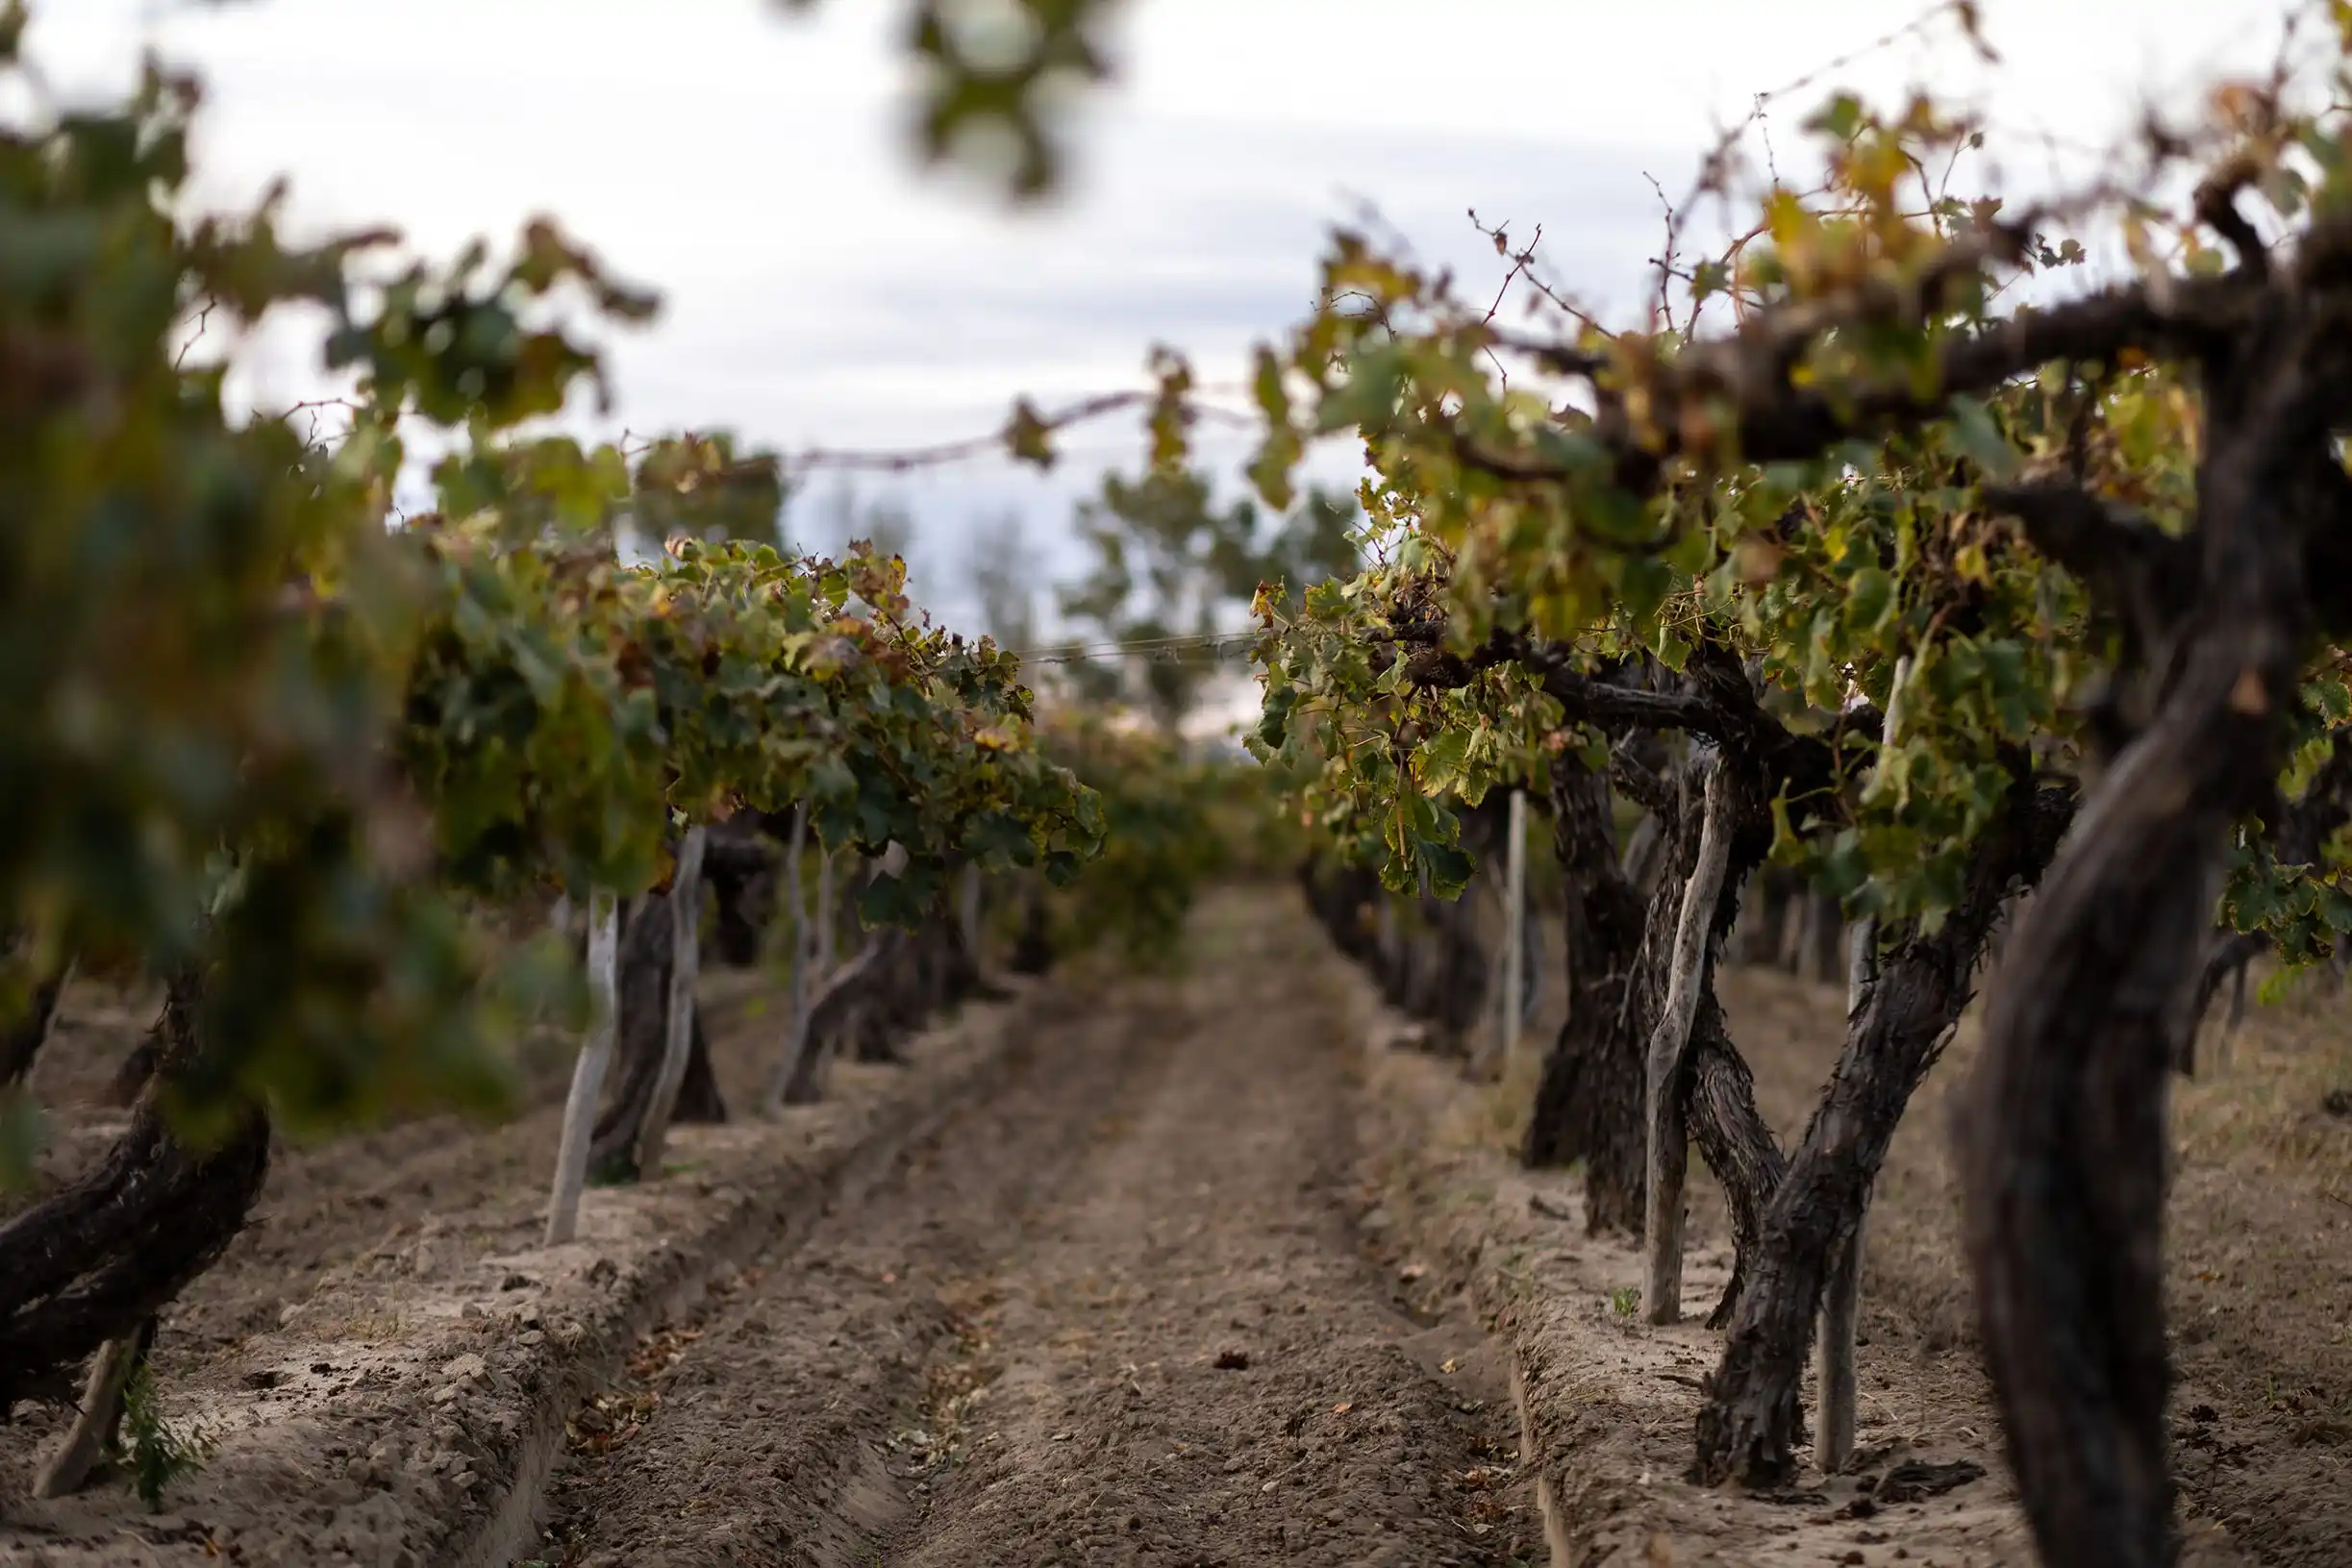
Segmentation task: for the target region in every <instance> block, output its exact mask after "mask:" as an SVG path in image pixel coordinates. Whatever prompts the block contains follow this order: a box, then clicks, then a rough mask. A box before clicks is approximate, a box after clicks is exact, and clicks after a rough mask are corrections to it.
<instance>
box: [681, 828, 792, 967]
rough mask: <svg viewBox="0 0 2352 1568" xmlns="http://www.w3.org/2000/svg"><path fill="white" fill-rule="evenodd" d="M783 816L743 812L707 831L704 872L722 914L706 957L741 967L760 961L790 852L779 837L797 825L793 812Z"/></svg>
mask: <svg viewBox="0 0 2352 1568" xmlns="http://www.w3.org/2000/svg"><path fill="white" fill-rule="evenodd" d="M780 815H781V816H782V817H783V821H782V823H781V824H779V823H778V821H777V820H776V819H775V818H774V817H770V816H765V815H762V814H760V813H756V812H743V813H741V814H739V815H737V816H735V817H733V818H730V819H729V820H728V821H725V822H720V823H713V825H712V826H711V827H710V828H709V829H708V830H707V833H708V838H707V840H706V841H705V844H704V847H703V864H702V876H703V881H704V882H705V883H706V884H708V885H709V887H710V889H711V894H712V902H713V904H714V905H715V906H716V908H717V918H716V919H715V920H714V921H713V923H712V926H711V932H710V936H709V939H708V941H707V942H706V944H705V946H706V949H707V951H706V952H705V955H704V957H705V958H716V959H717V960H718V961H719V962H720V963H723V964H726V965H728V966H729V967H730V968H735V969H747V968H749V967H751V966H752V965H753V964H756V963H758V962H759V961H760V958H761V957H762V954H763V950H764V949H765V947H766V945H767V931H768V927H769V926H770V925H772V924H773V923H774V921H775V918H776V909H777V906H778V905H779V904H780V903H781V902H782V896H781V895H782V892H783V882H784V878H783V870H784V867H783V859H784V851H783V849H782V848H781V846H780V845H779V843H778V838H779V836H780V835H782V834H789V833H790V831H791V828H790V813H788V812H785V813H780Z"/></svg>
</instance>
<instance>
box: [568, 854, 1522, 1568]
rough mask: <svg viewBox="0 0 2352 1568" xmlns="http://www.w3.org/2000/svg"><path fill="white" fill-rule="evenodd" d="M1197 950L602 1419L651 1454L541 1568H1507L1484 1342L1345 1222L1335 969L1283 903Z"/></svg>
mask: <svg viewBox="0 0 2352 1568" xmlns="http://www.w3.org/2000/svg"><path fill="white" fill-rule="evenodd" d="M1198 926H1199V929H1198V932H1197V938H1196V942H1195V948H1194V953H1193V972H1192V977H1191V978H1190V979H1189V980H1187V981H1183V982H1152V981H1136V980H1130V981H1125V982H1121V983H1117V984H1115V985H1113V986H1111V987H1109V988H1108V989H1107V990H1105V991H1103V992H1102V993H1100V994H1098V995H1097V996H1095V997H1093V998H1090V999H1089V998H1084V997H1072V998H1071V999H1070V1000H1069V1003H1068V1006H1069V1007H1070V1008H1071V1009H1072V1011H1071V1013H1070V1014H1069V1015H1067V1016H1065V1017H1064V1018H1063V1019H1060V1020H1056V1021H1051V1022H1045V1023H1043V1024H1041V1027H1040V1028H1039V1030H1038V1033H1037V1035H1036V1036H1035V1037H1034V1038H1033V1039H1032V1040H1031V1041H1030V1042H1028V1045H1027V1048H1026V1049H1027V1059H1026V1060H1025V1061H1024V1062H1022V1063H1020V1065H1019V1067H1018V1069H1017V1071H1016V1072H1015V1074H1014V1076H1013V1081H1012V1083H1010V1085H1009V1087H1008V1088H1007V1089H1006V1090H1005V1091H1004V1092H1002V1093H1001V1094H999V1095H997V1096H995V1097H994V1098H992V1099H991V1100H990V1101H989V1102H988V1104H986V1105H983V1106H976V1107H974V1108H972V1109H971V1110H970V1111H969V1112H967V1113H966V1115H965V1116H963V1118H961V1119H959V1121H957V1122H956V1123H954V1124H952V1125H951V1126H949V1127H948V1128H946V1129H945V1130H943V1131H942V1132H941V1133H940V1135H939V1136H938V1139H936V1140H935V1142H934V1143H933V1144H932V1145H931V1146H929V1148H927V1149H926V1150H924V1151H921V1152H919V1153H918V1154H917V1155H916V1156H915V1157H913V1159H912V1160H911V1162H910V1165H909V1166H908V1168H906V1169H905V1170H903V1171H902V1173H901V1175H900V1177H899V1179H898V1180H896V1181H894V1182H892V1183H890V1184H889V1185H888V1186H887V1187H885V1188H884V1189H882V1190H880V1191H877V1192H875V1193H872V1194H870V1195H869V1196H868V1197H867V1198H866V1199H865V1201H863V1202H861V1203H854V1204H851V1205H848V1206H846V1207H844V1208H842V1209H841V1210H839V1211H838V1212H837V1213H835V1214H834V1215H832V1216H829V1217H828V1219H827V1220H825V1221H824V1222H822V1223H821V1224H820V1225H819V1226H818V1227H816V1228H815V1229H814V1230H813V1232H812V1233H811V1234H810V1236H809V1237H808V1238H807V1239H806V1240H805V1241H804V1242H802V1243H801V1244H800V1245H799V1246H798V1247H797V1248H795V1249H794V1250H792V1251H791V1252H790V1253H789V1254H788V1255H779V1256H775V1257H770V1258H767V1259H764V1260H763V1266H762V1267H761V1268H760V1269H759V1270H758V1271H756V1273H757V1278H755V1279H747V1280H746V1281H743V1282H738V1287H737V1288H736V1289H734V1290H733V1291H732V1292H730V1293H729V1294H728V1295H727V1296H726V1297H725V1299H724V1300H723V1301H721V1302H720V1303H719V1304H718V1305H717V1306H716V1307H713V1308H712V1309H711V1310H709V1311H708V1312H706V1313H705V1315H704V1316H703V1318H702V1320H701V1321H699V1322H698V1323H695V1324H692V1325H688V1326H686V1327H685V1328H683V1329H680V1330H677V1331H673V1332H670V1333H669V1334H667V1335H657V1336H656V1337H655V1339H654V1340H653V1341H652V1342H651V1343H649V1344H648V1345H647V1346H645V1347H644V1348H643V1350H642V1352H641V1355H640V1357H639V1360H638V1365H637V1368H636V1370H637V1371H638V1374H639V1377H640V1379H641V1381H639V1382H638V1383H636V1384H634V1385H633V1386H630V1387H625V1388H622V1389H618V1390H615V1391H614V1392H613V1395H611V1396H608V1398H607V1400H606V1401H605V1402H604V1403H605V1404H606V1405H607V1406H611V1408H610V1409H609V1410H607V1411H603V1412H598V1413H597V1414H595V1415H593V1416H591V1417H589V1425H591V1426H595V1425H610V1424H611V1422H612V1419H613V1417H618V1419H619V1420H620V1421H623V1422H626V1421H630V1420H636V1421H639V1422H641V1423H642V1426H641V1430H640V1431H637V1432H636V1433H635V1434H634V1435H632V1436H630V1437H629V1438H628V1440H626V1441H624V1442H621V1443H619V1444H617V1445H615V1446H613V1447H612V1448H611V1450H610V1452H608V1453H605V1454H603V1455H601V1456H583V1457H581V1458H578V1459H575V1460H574V1461H573V1462H572V1463H571V1464H569V1465H567V1466H566V1468H565V1470H564V1471H563V1473H562V1474H561V1476H560V1477H559V1480H558V1482H557V1484H556V1487H555V1488H554V1492H553V1496H552V1506H553V1508H554V1512H555V1516H556V1518H555V1524H554V1526H553V1528H552V1530H551V1531H550V1541H549V1544H548V1547H547V1549H546V1551H545V1553H544V1555H543V1558H542V1560H545V1561H549V1562H563V1563H573V1564H593V1565H596V1568H617V1565H619V1564H623V1563H627V1564H632V1565H645V1568H667V1565H689V1564H697V1565H698V1564H721V1563H724V1564H815V1565H825V1568H830V1565H849V1564H858V1565H864V1564H870V1563H876V1562H892V1563H905V1564H910V1565H925V1568H928V1565H934V1564H937V1565H941V1568H944V1565H948V1564H954V1565H957V1568H964V1565H979V1564H1004V1565H1008V1568H1011V1565H1019V1568H1033V1565H1039V1564H1050V1563H1088V1564H1095V1563H1127V1562H1136V1563H1152V1564H1184V1563H1200V1564H1213V1563H1214V1564H1228V1565H1236V1568H1239V1565H1242V1564H1258V1563H1265V1564H1273V1563H1283V1564H1291V1563H1302V1564H1317V1563H1323V1564H1338V1563H1369V1564H1398V1565H1401V1564H1414V1565H1416V1568H1418V1565H1451V1564H1461V1565H1470V1564H1480V1565H1483V1564H1489V1563H1491V1564H1498V1565H1499V1564H1504V1563H1508V1562H1510V1561H1511V1560H1512V1557H1513V1556H1514V1552H1515V1549H1516V1548H1517V1544H1518V1537H1519V1536H1521V1535H1522V1534H1523V1535H1525V1536H1527V1537H1529V1538H1532V1537H1533V1536H1534V1535H1535V1533H1536V1530H1535V1528H1534V1525H1533V1522H1532V1520H1531V1519H1528V1518H1527V1517H1526V1516H1524V1515H1523V1514H1521V1513H1519V1512H1518V1511H1516V1508H1517V1504H1518V1498H1517V1495H1516V1493H1515V1492H1514V1490H1513V1483H1512V1481H1511V1473H1510V1465H1511V1460H1512V1458H1513V1457H1514V1456H1515V1427H1514V1424H1513V1422H1512V1419H1511V1416H1510V1412H1509V1409H1508V1406H1507V1403H1505V1402H1501V1401H1498V1400H1496V1399H1495V1398H1494V1397H1493V1396H1494V1394H1495V1393H1496V1392H1497V1390H1496V1389H1495V1388H1494V1387H1493V1386H1492V1385H1491V1384H1490V1383H1489V1384H1480V1383H1478V1382H1477V1381H1475V1378H1476V1373H1477V1369H1478V1368H1480V1367H1483V1366H1487V1365H1489V1364H1490V1363H1489V1361H1488V1360H1487V1358H1486V1350H1485V1347H1484V1345H1483V1341H1482V1339H1481V1336H1480V1335H1478V1333H1477V1332H1476V1331H1475V1330H1474V1329H1470V1328H1467V1327H1465V1326H1463V1325H1460V1324H1440V1325H1438V1326H1436V1327H1434V1328H1432V1327H1427V1326H1424V1325H1422V1324H1419V1323H1416V1322H1414V1320H1413V1319H1411V1318H1409V1317H1407V1316H1405V1315H1404V1313H1403V1312H1402V1311H1400V1310H1399V1309H1398V1307H1396V1306H1395V1305H1394V1304H1393V1303H1392V1301H1391V1298H1390V1292H1389V1286H1388V1282H1387V1280H1386V1279H1385V1278H1384V1276H1383V1275H1382V1274H1381V1273H1380V1272H1379V1271H1378V1270H1376V1269H1375V1267H1374V1266H1373V1265H1372V1264H1371V1263H1370V1262H1369V1261H1368V1260H1367V1258H1366V1257H1365V1256H1364V1245H1363V1242H1362V1240H1361V1238H1360V1236H1359V1233H1358V1231H1357V1227H1356V1225H1355V1223H1354V1214H1353V1205H1354V1201H1355V1194H1356V1191H1357V1174H1358V1173H1357V1170H1356V1145H1355V1120H1354V1118H1355V1114H1356V1102H1355V1099H1354V1094H1355V1089H1354V1085H1353V1083H1351V1082H1350V1078H1349V1074H1350V1071H1351V1067H1352V1062H1353V1060H1354V1057H1353V1053H1352V1050H1351V1042H1348V1041H1346V1040H1344V1039H1342V1038H1341V1037H1340V1034H1339V1020H1340V1018H1341V1016H1342V1014H1341V1013H1340V1012H1339V1008H1338V1007H1337V1005H1336V1002H1335V998H1334V995H1333V993H1332V991H1331V989H1330V986H1329V981H1330V980H1331V979H1332V978H1334V977H1333V976H1332V975H1331V972H1330V970H1329V969H1328V967H1327V965H1329V964H1331V963H1335V962H1336V961H1337V960H1336V959H1334V958H1331V957H1330V955H1329V954H1328V953H1327V952H1326V951H1325V950H1324V949H1323V947H1322V945H1321V944H1320V942H1319V940H1318V939H1317V938H1316V937H1315V935H1314V933H1313V932H1312V931H1311V930H1310V929H1309V928H1308V927H1307V926H1306V924H1305V922H1304V921H1303V919H1301V918H1300V917H1299V916H1298V915H1297V914H1296V913H1295V911H1294V910H1293V909H1292V908H1291V907H1290V904H1289V900H1287V899H1266V898H1264V897H1263V896H1261V897H1260V898H1259V899H1258V900H1257V902H1256V903H1254V904H1253V903H1250V902H1247V901H1245V900H1244V899H1242V898H1239V897H1227V898H1223V899H1220V900H1218V901H1217V902H1216V903H1215V904H1214V905H1213V906H1212V907H1211V908H1209V909H1208V910H1206V911H1205V912H1204V918H1203V919H1202V920H1201V921H1200V922H1199V923H1198ZM1479 1394H1485V1395H1487V1396H1488V1397H1487V1398H1485V1399H1480V1398H1477V1397H1475V1396H1477V1395H1479ZM648 1395H653V1396H658V1403H656V1402H655V1400H654V1399H652V1398H648V1397H647V1396H648ZM587 1435H588V1437H589V1440H590V1446H594V1445H595V1444H597V1443H600V1442H602V1441H603V1440H604V1439H603V1438H602V1437H600V1436H598V1435H597V1434H595V1433H592V1432H591V1433H588V1434H587Z"/></svg>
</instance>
